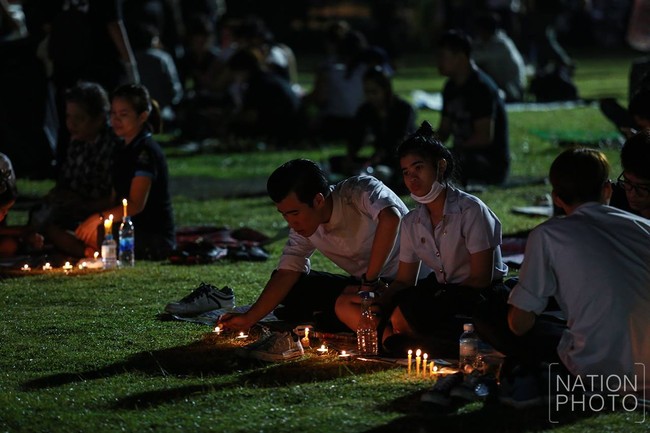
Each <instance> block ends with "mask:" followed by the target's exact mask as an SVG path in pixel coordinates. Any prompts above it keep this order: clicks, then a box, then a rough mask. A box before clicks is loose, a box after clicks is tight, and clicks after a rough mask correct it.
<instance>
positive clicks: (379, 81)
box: [330, 67, 416, 185]
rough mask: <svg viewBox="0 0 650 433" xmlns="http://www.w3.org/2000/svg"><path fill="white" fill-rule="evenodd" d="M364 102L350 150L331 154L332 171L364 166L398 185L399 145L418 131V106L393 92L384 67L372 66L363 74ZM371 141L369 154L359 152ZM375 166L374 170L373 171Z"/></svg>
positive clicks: (354, 170)
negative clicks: (397, 151)
mask: <svg viewBox="0 0 650 433" xmlns="http://www.w3.org/2000/svg"><path fill="white" fill-rule="evenodd" d="M363 89H364V95H365V102H364V103H363V104H362V105H361V107H359V110H358V111H357V114H356V115H355V116H354V120H353V122H352V124H351V130H350V136H349V140H348V152H347V155H346V156H345V157H343V158H341V157H334V158H332V160H331V162H330V165H331V167H332V171H334V172H341V173H342V174H344V175H346V176H351V175H354V174H357V173H358V172H359V171H360V170H361V169H362V168H365V169H366V170H367V171H369V172H371V174H373V175H375V176H376V177H379V178H381V180H383V181H385V182H387V183H389V184H391V185H395V184H397V183H398V182H397V180H399V177H401V176H398V173H396V172H395V174H393V173H394V170H395V167H397V166H398V161H397V158H396V156H395V152H396V150H397V146H398V145H399V144H400V143H401V142H402V140H404V138H405V137H406V136H407V135H408V134H411V133H413V132H414V131H415V129H416V128H415V117H416V115H415V110H414V109H413V107H412V106H411V104H410V103H409V102H408V101H406V100H404V99H402V98H401V97H399V96H398V95H396V94H395V93H393V84H392V82H391V78H390V76H389V75H388V74H387V73H386V71H385V70H384V69H382V68H381V67H374V68H371V69H369V70H368V71H367V72H366V73H365V74H364V76H363ZM367 144H370V145H372V147H373V152H372V154H371V155H370V156H369V157H362V156H360V155H359V152H360V151H361V148H362V147H363V146H365V145H367ZM371 170H372V171H371Z"/></svg>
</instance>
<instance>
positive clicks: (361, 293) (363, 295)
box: [357, 290, 375, 300]
mask: <svg viewBox="0 0 650 433" xmlns="http://www.w3.org/2000/svg"><path fill="white" fill-rule="evenodd" d="M357 294H358V295H359V296H360V297H361V299H364V300H365V299H372V298H374V297H375V292H370V291H368V290H360V291H358V292H357Z"/></svg>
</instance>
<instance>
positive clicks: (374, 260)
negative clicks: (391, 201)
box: [366, 206, 402, 280]
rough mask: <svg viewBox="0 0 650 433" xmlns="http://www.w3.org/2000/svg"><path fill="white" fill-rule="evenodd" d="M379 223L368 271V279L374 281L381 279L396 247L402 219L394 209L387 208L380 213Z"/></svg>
mask: <svg viewBox="0 0 650 433" xmlns="http://www.w3.org/2000/svg"><path fill="white" fill-rule="evenodd" d="M378 219H379V223H378V224H377V230H376V231H375V238H374V239H373V241H372V249H371V250H370V260H369V261H368V268H367V270H366V278H367V279H368V280H374V279H376V278H377V277H379V275H380V273H381V270H382V268H383V267H384V263H386V259H387V258H388V256H389V255H390V252H391V251H392V249H393V246H394V245H395V240H396V239H397V233H398V232H399V224H400V221H401V220H402V218H401V217H400V214H399V212H398V211H397V209H395V208H394V207H392V206H391V207H387V208H384V209H382V210H381V212H379V218H378Z"/></svg>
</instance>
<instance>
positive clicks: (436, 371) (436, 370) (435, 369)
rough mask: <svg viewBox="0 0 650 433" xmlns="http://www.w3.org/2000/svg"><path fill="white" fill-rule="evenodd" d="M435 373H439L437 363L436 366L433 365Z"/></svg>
mask: <svg viewBox="0 0 650 433" xmlns="http://www.w3.org/2000/svg"><path fill="white" fill-rule="evenodd" d="M433 374H434V375H437V374H438V366H437V365H436V366H435V367H433Z"/></svg>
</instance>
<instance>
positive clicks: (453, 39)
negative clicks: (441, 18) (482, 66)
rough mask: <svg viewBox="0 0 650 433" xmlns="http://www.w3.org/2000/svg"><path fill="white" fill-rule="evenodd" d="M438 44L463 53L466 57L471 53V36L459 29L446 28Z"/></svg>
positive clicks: (454, 51) (453, 51)
mask: <svg viewBox="0 0 650 433" xmlns="http://www.w3.org/2000/svg"><path fill="white" fill-rule="evenodd" d="M438 46H439V48H440V49H447V50H449V51H451V52H452V53H463V54H465V55H466V56H467V57H470V56H471V54H472V38H470V37H469V35H468V34H467V33H465V32H464V31H462V30H460V29H452V30H447V31H446V32H445V33H444V34H443V35H442V37H441V38H440V43H439V44H438Z"/></svg>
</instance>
